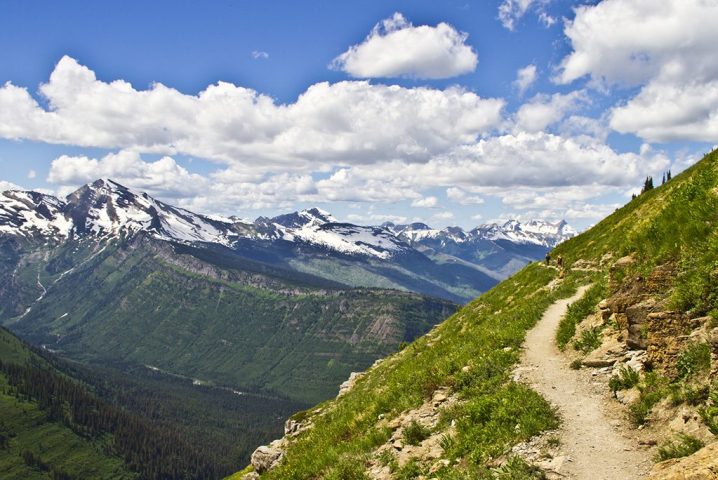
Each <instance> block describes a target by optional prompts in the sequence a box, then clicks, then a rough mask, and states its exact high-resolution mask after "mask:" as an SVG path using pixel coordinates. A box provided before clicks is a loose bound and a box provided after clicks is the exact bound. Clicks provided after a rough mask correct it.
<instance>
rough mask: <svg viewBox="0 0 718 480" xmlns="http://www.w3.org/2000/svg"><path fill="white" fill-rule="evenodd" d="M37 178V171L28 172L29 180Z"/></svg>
mask: <svg viewBox="0 0 718 480" xmlns="http://www.w3.org/2000/svg"><path fill="white" fill-rule="evenodd" d="M35 177H37V172H36V171H35V170H32V169H30V170H28V171H27V178H29V179H33V178H35Z"/></svg>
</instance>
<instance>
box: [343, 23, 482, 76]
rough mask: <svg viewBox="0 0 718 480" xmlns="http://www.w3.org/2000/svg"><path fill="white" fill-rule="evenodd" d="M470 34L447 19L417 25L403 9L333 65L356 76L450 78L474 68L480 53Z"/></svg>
mask: <svg viewBox="0 0 718 480" xmlns="http://www.w3.org/2000/svg"><path fill="white" fill-rule="evenodd" d="M467 37H468V36H467V34H465V33H462V32H459V31H457V30H456V29H455V28H454V27H452V26H451V25H449V24H447V23H443V22H442V23H439V24H438V25H436V26H435V27H432V26H429V25H420V26H414V25H412V24H411V23H410V22H409V21H407V20H406V18H404V16H403V15H402V14H401V13H395V14H394V16H392V17H391V18H388V19H386V20H383V21H381V22H379V23H378V24H377V25H376V26H375V27H374V29H373V30H372V31H371V33H369V35H368V36H367V37H366V39H364V41H363V42H362V43H360V44H358V45H354V46H352V47H350V48H349V49H348V50H347V51H346V52H344V53H342V54H341V55H339V56H338V57H337V58H335V59H334V61H333V62H332V64H331V67H332V68H334V69H337V70H342V71H344V72H346V73H348V74H349V75H351V76H352V77H356V78H376V77H409V78H423V79H438V78H450V77H454V76H457V75H462V74H465V73H470V72H473V71H474V70H475V69H476V65H477V63H478V56H477V55H476V52H474V50H473V49H472V48H471V46H469V45H467V44H466V40H467Z"/></svg>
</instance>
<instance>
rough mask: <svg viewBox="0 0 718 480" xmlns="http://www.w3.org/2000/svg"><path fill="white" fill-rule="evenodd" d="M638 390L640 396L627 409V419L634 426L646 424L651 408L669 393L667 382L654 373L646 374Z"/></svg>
mask: <svg viewBox="0 0 718 480" xmlns="http://www.w3.org/2000/svg"><path fill="white" fill-rule="evenodd" d="M638 389H639V390H640V392H641V396H640V397H639V398H638V400H637V401H636V402H634V403H633V404H631V406H630V407H629V408H628V414H629V418H630V420H631V422H632V423H633V424H634V425H636V426H638V425H643V424H644V423H646V420H647V418H648V414H649V413H651V409H652V408H653V406H654V405H655V404H657V403H658V402H660V401H661V399H663V398H665V397H666V395H668V393H669V391H670V389H669V385H668V381H667V380H666V379H665V378H663V377H661V376H660V375H658V374H656V373H654V372H648V373H646V375H645V376H644V377H643V383H640V384H639V385H638Z"/></svg>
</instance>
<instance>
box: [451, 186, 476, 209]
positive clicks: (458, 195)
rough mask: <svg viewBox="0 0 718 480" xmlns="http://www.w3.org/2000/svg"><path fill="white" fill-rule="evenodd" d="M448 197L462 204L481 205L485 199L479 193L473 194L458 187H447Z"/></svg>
mask: <svg viewBox="0 0 718 480" xmlns="http://www.w3.org/2000/svg"><path fill="white" fill-rule="evenodd" d="M446 198H448V199H449V200H452V201H454V202H456V203H458V204H460V205H481V204H482V203H484V199H483V198H481V197H480V196H478V195H471V194H469V193H468V192H466V190H464V189H461V188H456V187H449V188H447V189H446Z"/></svg>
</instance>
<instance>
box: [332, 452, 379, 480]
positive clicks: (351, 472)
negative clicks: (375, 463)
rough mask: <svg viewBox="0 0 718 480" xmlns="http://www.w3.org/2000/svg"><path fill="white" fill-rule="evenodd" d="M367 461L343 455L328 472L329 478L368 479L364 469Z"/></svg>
mask: <svg viewBox="0 0 718 480" xmlns="http://www.w3.org/2000/svg"><path fill="white" fill-rule="evenodd" d="M365 468H366V465H365V462H364V461H363V460H362V459H361V458H356V457H342V458H341V459H340V460H339V462H338V463H337V464H336V465H335V466H334V467H333V468H331V469H330V470H329V472H327V476H326V477H325V478H326V479H327V480H368V478H369V477H367V475H366V473H364V470H365Z"/></svg>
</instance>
